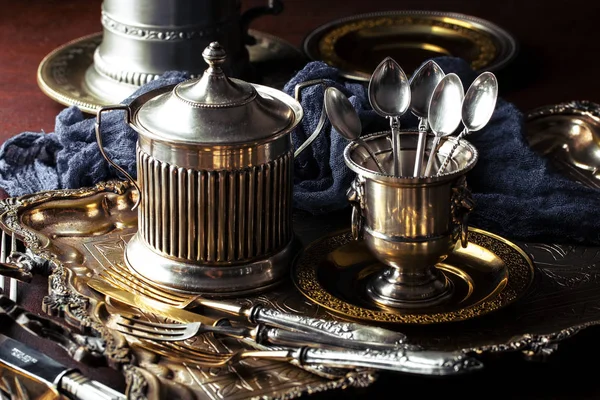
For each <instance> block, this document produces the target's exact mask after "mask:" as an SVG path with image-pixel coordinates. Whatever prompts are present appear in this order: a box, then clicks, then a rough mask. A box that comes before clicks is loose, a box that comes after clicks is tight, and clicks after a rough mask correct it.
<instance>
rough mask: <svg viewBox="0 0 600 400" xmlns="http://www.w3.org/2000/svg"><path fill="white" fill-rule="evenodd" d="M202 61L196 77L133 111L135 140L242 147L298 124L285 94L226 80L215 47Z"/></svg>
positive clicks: (298, 111)
mask: <svg viewBox="0 0 600 400" xmlns="http://www.w3.org/2000/svg"><path fill="white" fill-rule="evenodd" d="M202 56H203V57H204V60H205V61H206V63H207V64H208V65H209V67H208V69H206V71H205V72H204V74H203V75H202V76H201V77H200V78H193V79H190V80H187V81H185V82H181V83H179V84H178V85H175V86H174V87H173V89H172V90H168V91H164V90H163V91H160V90H159V91H158V93H159V94H158V95H155V96H151V97H150V98H149V99H147V100H145V101H143V102H142V103H141V104H138V105H137V106H136V107H134V109H133V110H132V111H133V118H132V126H133V127H134V129H136V130H137V131H138V132H139V133H140V135H146V136H150V137H151V138H153V139H157V140H160V141H166V142H173V143H182V144H205V145H217V144H243V143H252V142H256V141H261V140H264V139H267V138H270V137H272V136H275V135H278V134H280V133H284V132H289V131H290V130H292V129H293V128H294V127H295V126H296V125H297V124H298V123H299V122H300V120H301V119H302V108H301V106H300V104H299V103H298V102H297V101H296V100H295V99H294V98H292V97H291V96H289V95H287V94H286V93H284V92H282V91H280V90H277V89H273V88H270V87H266V86H261V85H256V84H250V83H248V82H245V81H242V80H239V79H234V78H229V77H227V76H226V75H225V74H224V72H223V70H222V68H221V65H222V64H223V62H224V61H225V58H226V53H225V50H224V49H223V48H222V47H221V45H220V44H219V43H217V42H213V43H211V44H210V45H208V46H207V47H206V49H205V50H204V52H203V53H202ZM144 98H145V96H144ZM134 103H135V102H134ZM132 105H133V104H132Z"/></svg>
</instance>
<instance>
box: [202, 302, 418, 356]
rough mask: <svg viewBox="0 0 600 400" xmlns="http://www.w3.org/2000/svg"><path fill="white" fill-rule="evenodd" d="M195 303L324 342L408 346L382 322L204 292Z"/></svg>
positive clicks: (359, 346)
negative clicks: (298, 311)
mask: <svg viewBox="0 0 600 400" xmlns="http://www.w3.org/2000/svg"><path fill="white" fill-rule="evenodd" d="M192 303H193V304H195V305H200V306H203V307H208V308H212V309H214V310H218V311H221V312H224V313H227V314H230V315H236V316H240V317H245V318H247V319H248V321H249V322H251V323H253V324H265V325H270V326H274V327H277V328H282V329H291V330H294V331H298V332H306V333H312V334H315V335H319V336H320V337H321V343H323V344H330V345H333V344H336V345H337V346H339V347H345V348H351V349H363V348H365V347H371V348H379V349H390V348H393V347H394V348H403V347H407V345H406V344H405V341H406V335H405V334H403V333H400V332H396V331H392V330H389V329H384V328H380V327H378V326H370V325H364V324H358V323H355V322H339V321H335V320H332V319H320V318H311V317H306V316H304V315H299V314H292V313H286V312H283V311H279V310H276V309H273V308H269V307H266V306H263V305H262V304H254V305H252V306H250V307H243V306H238V305H236V304H232V303H227V302H222V301H217V300H210V299H205V298H202V297H201V296H197V297H195V298H194V300H193V302H192ZM413 347H415V346H413Z"/></svg>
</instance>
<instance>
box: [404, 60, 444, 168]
mask: <svg viewBox="0 0 600 400" xmlns="http://www.w3.org/2000/svg"><path fill="white" fill-rule="evenodd" d="M443 77H444V71H443V70H442V68H441V67H440V66H439V65H438V64H437V63H436V62H435V61H433V60H429V61H427V62H426V63H425V64H423V65H421V67H419V69H417V70H416V71H415V72H414V73H413V75H412V77H411V78H410V91H411V104H410V110H411V111H412V113H413V114H414V115H415V116H416V117H418V118H419V140H418V142H417V151H416V155H415V168H414V172H413V176H415V177H418V176H421V170H422V168H423V158H424V157H425V144H426V142H427V131H428V130H429V122H428V121H427V113H428V111H429V103H430V102H431V95H432V94H433V90H434V89H435V87H436V86H437V84H438V83H440V81H441V80H442V78H443Z"/></svg>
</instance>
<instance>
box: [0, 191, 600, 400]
mask: <svg viewBox="0 0 600 400" xmlns="http://www.w3.org/2000/svg"><path fill="white" fill-rule="evenodd" d="M136 196H137V195H136V194H135V192H134V190H132V188H131V187H130V186H129V184H128V183H127V182H121V181H110V182H105V183H100V184H98V185H96V186H95V187H91V188H81V189H74V190H57V191H48V192H40V193H36V194H33V195H27V196H22V197H18V198H9V199H5V200H2V201H0V224H1V227H2V229H3V230H5V231H7V232H8V233H12V232H14V233H15V234H16V235H17V237H18V238H19V239H20V240H21V241H22V242H23V243H24V244H25V247H26V248H27V250H28V253H29V256H28V257H29V259H30V261H33V262H34V263H40V262H46V263H50V264H51V265H52V267H53V268H54V269H53V273H52V275H51V276H50V277H49V279H48V295H47V296H46V297H45V299H44V302H43V305H42V308H43V309H44V311H45V312H47V313H49V314H52V315H55V316H59V317H61V318H63V319H64V320H65V321H66V322H68V323H70V324H72V325H75V326H79V327H81V328H83V329H84V330H87V331H88V332H90V333H92V334H94V335H98V336H101V337H102V338H104V339H105V340H106V350H105V355H106V357H107V359H108V361H109V362H110V364H111V365H113V366H114V367H115V368H119V369H121V370H122V371H123V373H124V374H125V376H126V379H127V381H128V386H129V392H130V395H132V396H137V397H136V398H146V397H148V398H153V396H156V394H157V393H159V392H161V391H162V392H163V393H164V392H165V391H166V392H167V393H169V394H170V395H172V396H173V397H172V398H232V399H235V398H248V397H252V398H265V399H270V398H273V399H274V398H293V397H298V396H301V395H305V394H310V393H317V392H323V391H325V390H331V389H336V388H337V389H340V388H348V387H350V386H358V387H361V386H362V387H365V386H368V385H369V384H370V383H371V382H373V380H374V379H375V376H374V375H373V374H370V373H365V372H364V371H362V372H356V371H353V372H351V373H348V374H347V375H345V376H343V377H341V378H339V379H337V380H326V379H324V378H320V377H317V376H316V375H312V374H309V373H307V372H306V371H303V370H301V369H298V368H295V367H292V366H290V365H287V364H283V365H282V364H281V363H275V364H274V363H265V362H264V361H263V362H261V363H258V364H256V363H254V361H251V362H249V364H248V365H242V366H240V367H239V368H237V367H236V368H234V369H233V370H224V369H221V370H218V371H215V370H206V369H203V368H197V367H193V368H192V367H190V366H186V365H181V363H178V364H176V363H173V362H169V360H166V359H162V358H160V357H157V356H156V355H155V354H151V353H150V352H149V351H148V350H147V349H144V348H143V347H140V346H137V345H134V344H132V343H128V342H127V340H126V339H125V338H124V336H122V335H120V334H119V333H117V332H115V331H113V330H112V329H110V328H109V327H107V326H106V325H105V324H104V321H103V318H104V317H103V316H104V315H105V312H104V306H105V305H104V303H103V301H102V299H101V298H100V297H99V295H97V294H95V293H94V292H92V291H91V290H90V289H88V287H87V285H86V284H85V282H86V279H88V278H89V277H90V276H91V275H94V274H96V273H98V271H100V270H102V269H103V268H104V266H106V265H109V264H110V263H114V262H122V257H123V249H124V244H125V243H126V241H127V240H128V239H129V238H130V237H131V235H132V234H133V233H135V231H136V229H137V215H136V213H135V212H133V211H131V210H130V208H131V206H132V205H133V204H134V202H135V197H136ZM349 218H350V217H349V214H348V213H347V212H345V211H344V212H338V213H334V214H331V215H330V216H328V217H326V218H324V217H323V216H319V217H312V216H310V215H307V214H304V213H300V212H298V213H296V215H295V217H294V227H295V231H296V234H297V235H298V237H299V239H300V240H301V242H302V243H303V244H304V245H308V244H309V243H311V242H313V241H315V240H317V239H319V238H321V237H322V236H323V235H324V234H326V233H329V232H335V231H338V230H341V229H346V228H347V226H348V221H349V220H350V219H349ZM515 243H516V244H518V245H519V246H520V247H521V248H522V249H523V250H524V251H525V252H526V253H528V254H529V256H530V257H531V258H532V260H533V261H534V264H535V279H534V282H533V283H532V284H531V286H530V289H529V290H528V292H527V293H526V294H525V295H524V296H523V297H521V298H520V299H519V300H518V301H517V302H515V303H514V304H511V305H509V306H507V307H505V308H503V309H501V310H498V311H495V312H493V313H490V314H488V315H485V316H481V317H478V318H474V319H470V320H467V321H462V322H452V323H440V324H428V325H402V324H396V325H391V326H388V328H391V329H396V330H401V331H402V332H404V333H406V334H407V335H408V337H409V338H410V341H411V342H412V343H415V344H419V345H422V346H424V347H426V348H428V349H449V350H456V349H465V350H466V351H471V352H477V353H480V354H496V355H501V354H502V353H508V352H511V353H519V352H520V353H522V354H523V355H524V356H525V357H526V358H527V359H539V358H540V357H541V358H543V357H544V356H547V355H549V354H552V353H553V352H554V351H555V350H556V348H557V346H558V344H559V343H560V342H561V341H562V340H564V339H566V338H569V337H571V336H573V335H574V334H576V333H578V332H580V331H581V330H583V329H584V328H586V327H589V326H592V325H596V324H598V323H599V322H600V268H599V267H597V265H598V261H600V254H599V251H598V250H600V248H595V247H594V248H592V247H583V246H565V245H554V244H537V243H519V242H515ZM22 261H23V262H26V261H27V257H24V259H23V260H22ZM248 300H250V301H260V302H264V303H267V304H269V305H270V306H273V307H276V308H278V309H281V310H285V311H291V312H297V313H301V314H304V315H310V316H314V317H331V318H336V319H338V318H340V317H337V316H335V315H334V314H329V312H328V311H327V310H326V309H324V308H322V307H320V306H317V305H316V304H314V303H312V302H310V301H308V300H307V299H306V298H305V297H303V296H302V294H301V293H300V292H299V291H298V290H297V289H295V287H294V286H293V283H292V282H291V280H290V282H285V283H283V284H282V285H280V286H278V287H277V288H275V289H273V290H272V291H270V292H268V293H265V294H262V295H259V296H256V297H253V298H249V299H239V302H240V303H243V302H244V301H248ZM200 345H202V346H212V347H213V348H215V346H219V345H220V344H219V343H214V342H211V341H210V340H206V341H204V343H200ZM132 361H134V362H133V363H132Z"/></svg>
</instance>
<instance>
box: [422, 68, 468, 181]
mask: <svg viewBox="0 0 600 400" xmlns="http://www.w3.org/2000/svg"><path fill="white" fill-rule="evenodd" d="M464 97H465V92H464V88H463V84H462V82H461V80H460V78H459V77H458V75H456V74H455V73H450V74H448V75H446V76H444V77H443V78H442V80H441V81H440V82H439V83H438V84H437V86H436V87H435V89H434V91H433V94H432V95H431V102H430V103H429V111H428V115H429V124H430V126H431V131H432V132H433V134H434V135H435V136H434V138H433V143H432V145H431V149H430V151H429V159H428V161H427V167H426V168H425V175H426V176H428V175H429V174H430V173H431V168H432V166H433V161H434V160H435V158H436V154H437V147H438V145H439V143H440V140H441V138H442V137H444V136H448V135H451V134H453V133H454V131H455V130H456V128H458V125H459V124H460V122H461V118H462V103H463V99H464Z"/></svg>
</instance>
